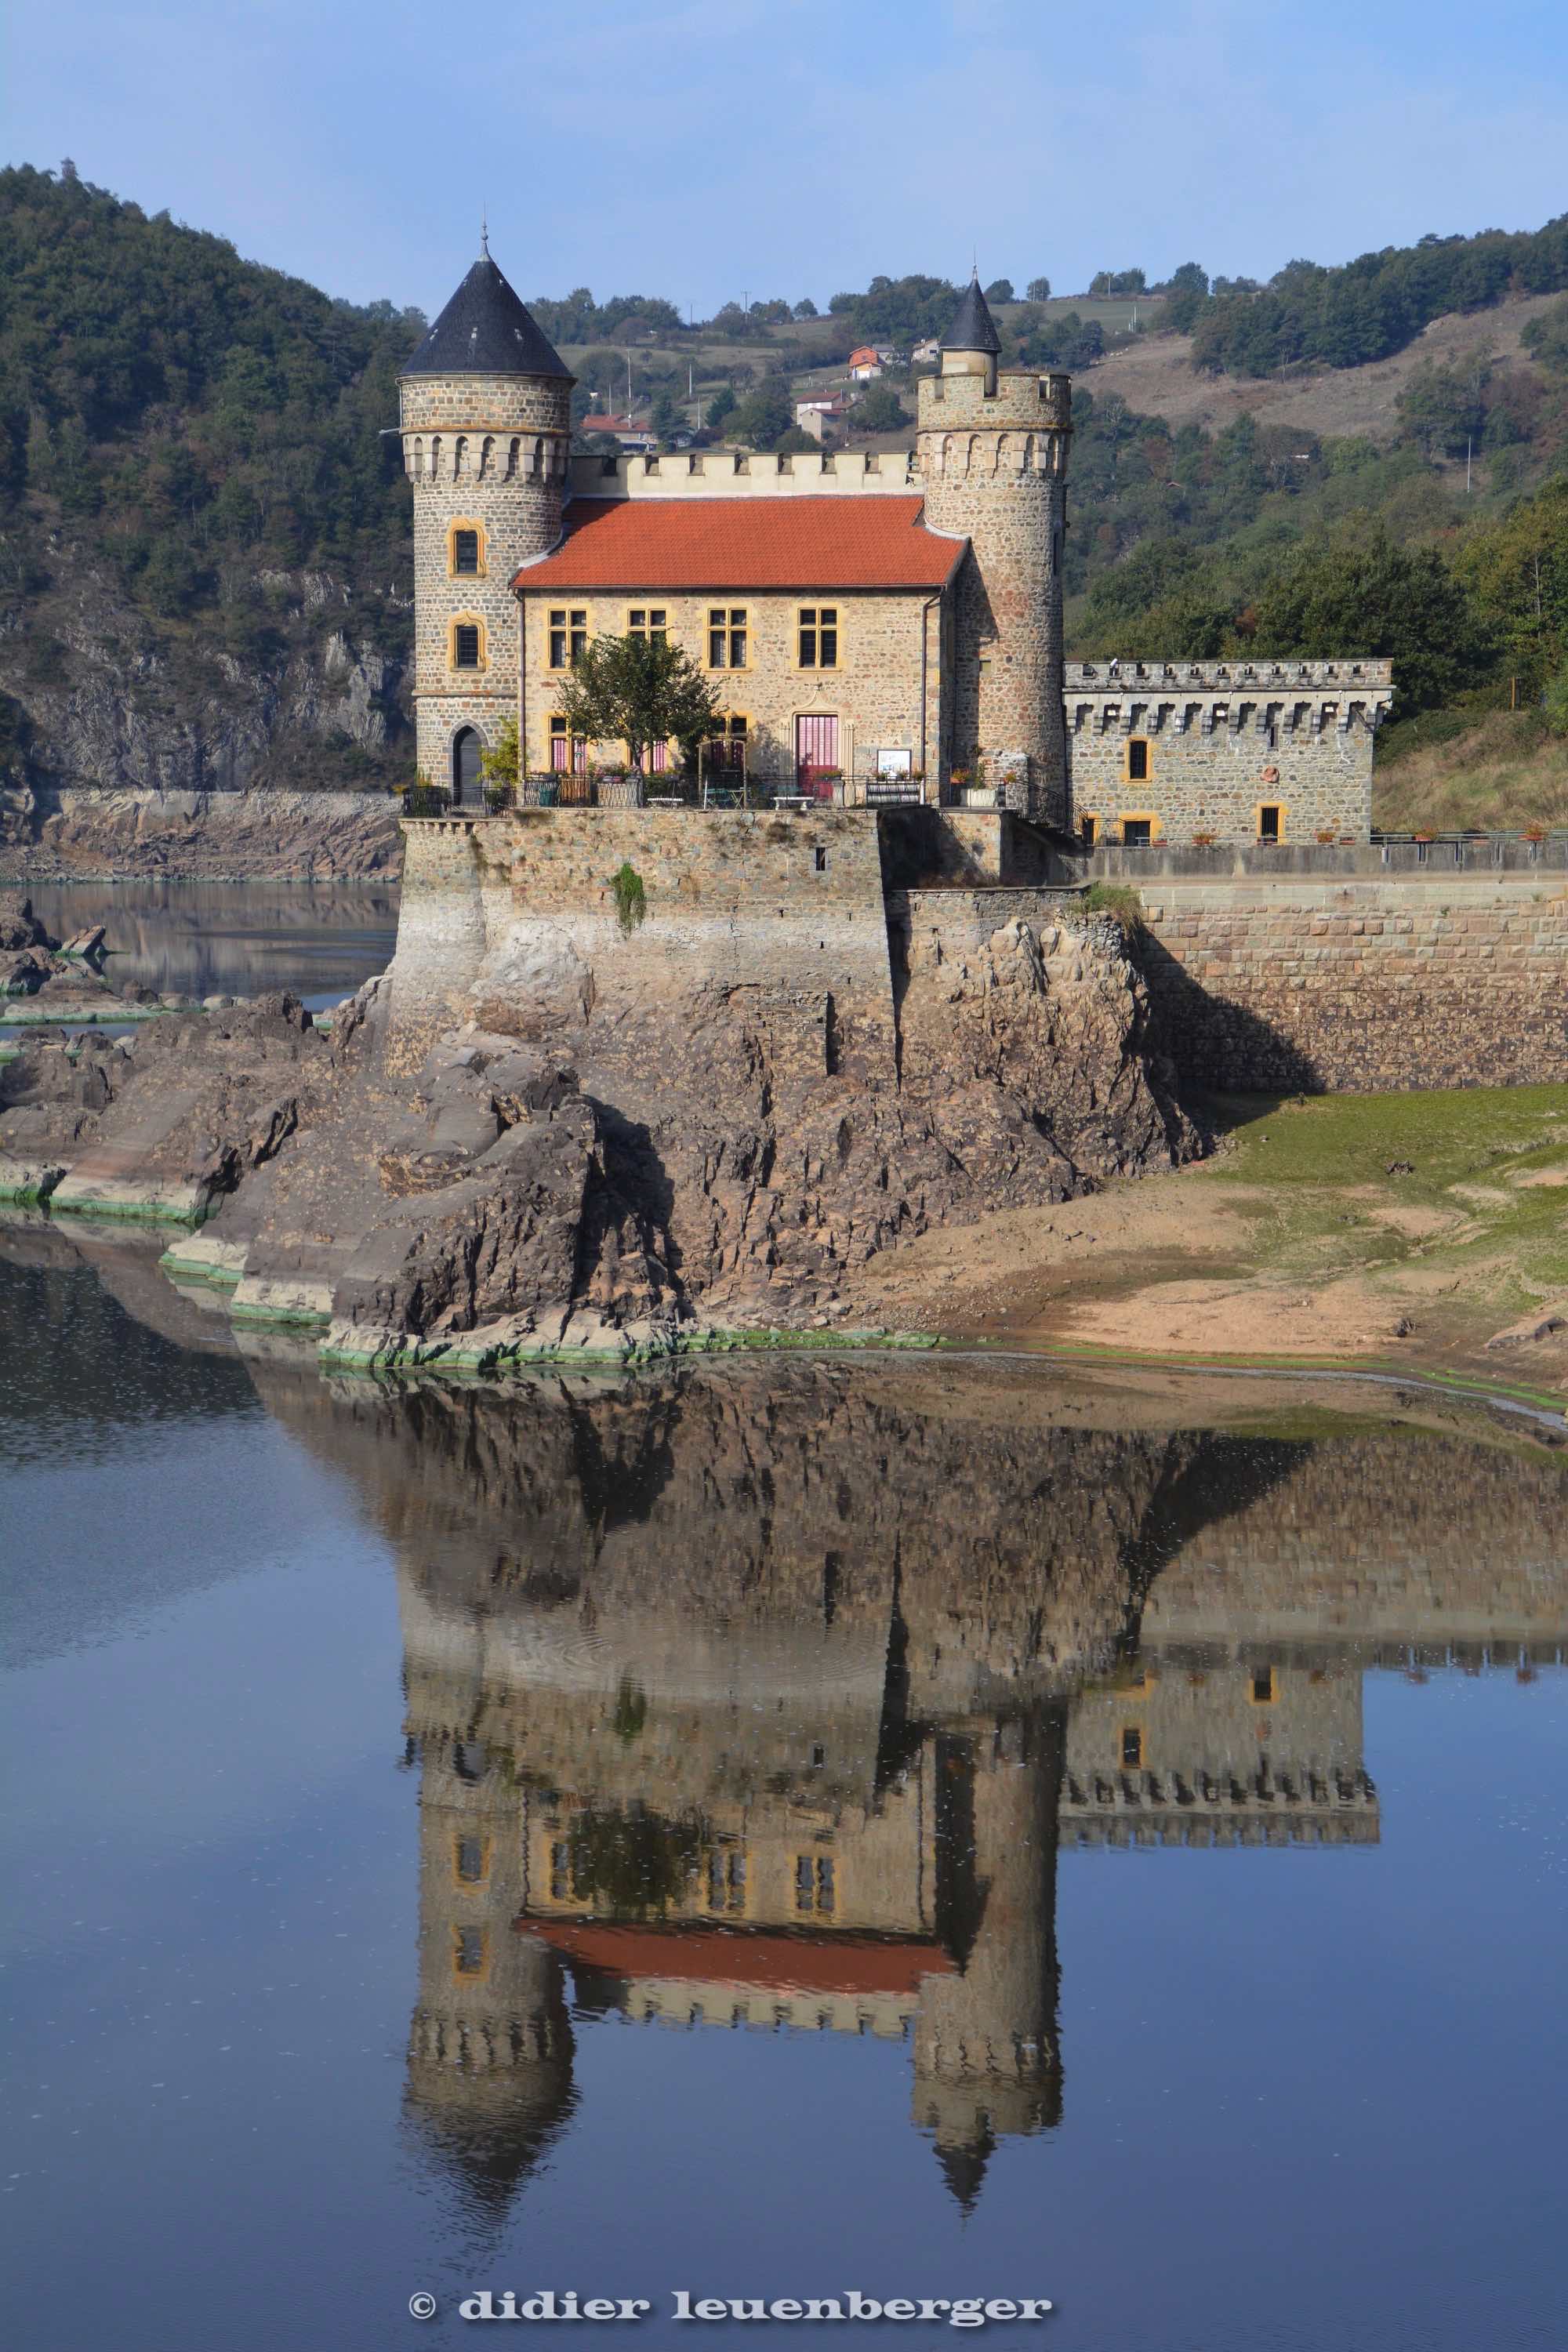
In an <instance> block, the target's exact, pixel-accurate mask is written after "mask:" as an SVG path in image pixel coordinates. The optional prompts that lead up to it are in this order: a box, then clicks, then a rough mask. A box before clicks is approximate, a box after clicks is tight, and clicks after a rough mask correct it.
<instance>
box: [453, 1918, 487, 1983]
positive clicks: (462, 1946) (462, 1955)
mask: <svg viewBox="0 0 1568 2352" xmlns="http://www.w3.org/2000/svg"><path fill="white" fill-rule="evenodd" d="M489 1965H490V1938H489V1929H488V1928H487V1927H454V1928H453V1930H452V1974H453V1975H454V1976H455V1977H483V1976H488V1975H489Z"/></svg>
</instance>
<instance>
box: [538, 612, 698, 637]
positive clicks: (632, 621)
mask: <svg viewBox="0 0 1568 2352" xmlns="http://www.w3.org/2000/svg"><path fill="white" fill-rule="evenodd" d="M560 609H561V608H560V606H559V605H558V606H557V607H556V610H557V611H559V610H560ZM577 609H578V610H579V611H582V610H583V609H584V608H583V607H582V606H579V607H578V608H577ZM639 613H640V614H642V615H643V619H642V624H641V625H640V626H639V625H638V623H637V614H639ZM656 613H658V614H662V616H663V617H662V618H661V619H660V621H659V622H658V625H657V627H656V626H655V624H654V618H653V616H654V614H656ZM673 634H674V632H673V631H672V630H671V628H670V625H669V606H668V604H628V605H627V606H626V635H627V636H628V637H648V638H651V637H661V638H662V639H663V640H664V642H665V644H666V645H668V643H669V640H670V637H671V636H672V635H673Z"/></svg>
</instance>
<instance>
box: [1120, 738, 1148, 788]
mask: <svg viewBox="0 0 1568 2352" xmlns="http://www.w3.org/2000/svg"><path fill="white" fill-rule="evenodd" d="M1134 743H1140V744H1142V747H1143V772H1142V775H1141V776H1135V775H1134V774H1133V772H1132V746H1133V745H1134ZM1153 773H1154V746H1153V744H1152V742H1151V741H1150V740H1149V738H1148V736H1147V735H1129V736H1128V738H1127V740H1126V741H1125V742H1124V743H1123V744H1122V746H1121V781H1122V782H1123V783H1124V784H1146V783H1148V782H1151V781H1152V777H1153Z"/></svg>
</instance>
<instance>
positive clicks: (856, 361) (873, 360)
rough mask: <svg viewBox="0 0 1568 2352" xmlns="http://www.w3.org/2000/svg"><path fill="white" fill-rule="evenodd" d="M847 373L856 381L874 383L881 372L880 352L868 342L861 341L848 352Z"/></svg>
mask: <svg viewBox="0 0 1568 2352" xmlns="http://www.w3.org/2000/svg"><path fill="white" fill-rule="evenodd" d="M849 373H850V374H851V376H852V377H853V378H854V380H855V382H856V383H875V382H876V380H877V378H878V377H879V375H880V374H881V373H882V354H881V352H879V351H876V350H874V349H873V347H872V346H871V345H870V344H869V343H862V344H861V345H860V347H859V349H858V351H853V352H850V354H849Z"/></svg>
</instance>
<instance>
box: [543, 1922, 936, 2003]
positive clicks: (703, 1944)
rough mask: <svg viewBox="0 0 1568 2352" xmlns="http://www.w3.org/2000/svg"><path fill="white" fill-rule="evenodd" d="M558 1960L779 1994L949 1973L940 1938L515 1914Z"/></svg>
mask: <svg viewBox="0 0 1568 2352" xmlns="http://www.w3.org/2000/svg"><path fill="white" fill-rule="evenodd" d="M515 1925H516V1927H518V1929H519V1931H520V1932H521V1934H523V1935H525V1936H538V1937H541V1939H542V1941H543V1942H545V1943H547V1944H549V1945H551V1946H552V1948H554V1950H556V1951H558V1952H559V1953H561V1955H562V1956H563V1958H565V1959H568V1960H576V1961H581V1962H582V1963H583V1964H584V1966H585V1967H588V1968H593V1969H604V1970H605V1973H606V1974H607V1975H610V1976H617V1977H663V1978H666V1979H671V1978H672V1979H676V1980H678V1981H680V1982H684V1983H688V1984H695V1983H702V1984H740V1985H764V1986H766V1987H767V1988H768V1989H769V1990H773V1991H778V1992H867V1993H869V1992H890V1993H905V1994H908V1993H913V1992H915V1991H917V1990H919V1987H920V1982H921V1978H922V1977H932V1976H952V1974H953V1973H954V1969H953V1963H952V1959H951V1958H949V1956H948V1954H947V1953H946V1952H945V1951H943V1949H942V1946H941V1945H940V1944H935V1943H931V1942H929V1941H927V1940H926V1939H925V1938H923V1937H919V1938H917V1937H899V1938H898V1939H897V1940H894V1939H892V1938H881V1937H870V1936H858V1935H855V1934H854V1933H852V1932H849V1933H846V1932H845V1931H843V1930H840V1931H839V1932H838V1933H837V1934H836V1935H835V1934H828V1935H791V1934H789V1933H788V1932H787V1931H786V1930H779V1931H774V1932H773V1933H771V1934H770V1933H769V1932H768V1930H766V1929H765V1928H764V1929H761V1930H759V1929H756V1928H750V1929H745V1930H742V1931H739V1932H737V1931H736V1930H733V1929H730V1928H721V1927H705V1926H697V1925H695V1924H694V1925H692V1926H689V1927H687V1926H677V1925H675V1924H673V1923H670V1924H661V1925H659V1926H652V1925H646V1926H639V1927H622V1926H616V1925H612V1924H611V1923H610V1922H609V1921H607V1920H605V1921H598V1920H574V1919H531V1918H527V1917H523V1918H520V1919H518V1920H517V1921H516V1922H515Z"/></svg>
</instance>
